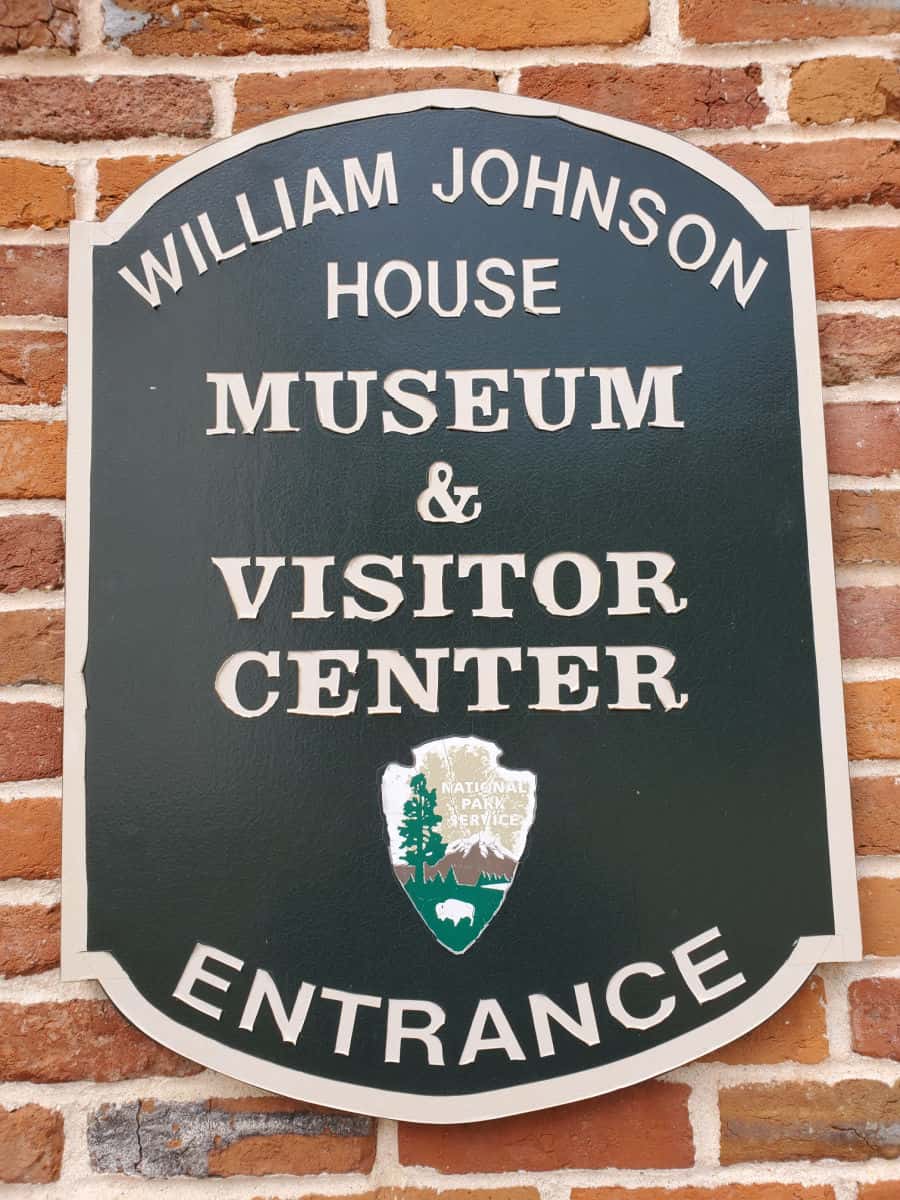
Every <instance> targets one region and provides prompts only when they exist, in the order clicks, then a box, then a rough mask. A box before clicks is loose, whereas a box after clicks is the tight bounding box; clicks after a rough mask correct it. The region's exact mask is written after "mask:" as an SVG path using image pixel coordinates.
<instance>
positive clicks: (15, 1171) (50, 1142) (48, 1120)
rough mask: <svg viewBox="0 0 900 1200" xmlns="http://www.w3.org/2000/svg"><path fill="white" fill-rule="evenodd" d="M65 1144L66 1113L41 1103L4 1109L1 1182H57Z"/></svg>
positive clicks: (0, 1134)
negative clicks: (45, 1106) (63, 1115)
mask: <svg viewBox="0 0 900 1200" xmlns="http://www.w3.org/2000/svg"><path fill="white" fill-rule="evenodd" d="M64 1144H65V1135H64V1132H63V1118H62V1113H58V1112H52V1111H51V1110H50V1109H48V1108H41V1107H40V1106H39V1105H37V1104H24V1105H23V1106H22V1107H21V1108H16V1109H8V1108H0V1183H53V1182H54V1180H56V1179H59V1173H60V1170H61V1168H62V1156H63V1146H64Z"/></svg>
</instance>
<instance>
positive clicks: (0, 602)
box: [0, 589, 65, 613]
mask: <svg viewBox="0 0 900 1200" xmlns="http://www.w3.org/2000/svg"><path fill="white" fill-rule="evenodd" d="M64 607H65V596H64V594H63V592H62V591H53V592H42V591H38V590H36V589H28V590H23V591H21V592H0V613H4V612H21V611H23V610H25V609H32V608H53V609H61V608H64Z"/></svg>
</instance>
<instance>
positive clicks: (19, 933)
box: [0, 904, 59, 975]
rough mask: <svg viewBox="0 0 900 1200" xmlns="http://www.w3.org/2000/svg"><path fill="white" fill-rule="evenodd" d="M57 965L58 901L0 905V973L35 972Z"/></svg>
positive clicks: (25, 973) (29, 973)
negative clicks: (55, 902) (49, 903)
mask: <svg viewBox="0 0 900 1200" xmlns="http://www.w3.org/2000/svg"><path fill="white" fill-rule="evenodd" d="M58 965H59V905H58V904H52V905H46V904H3V905H0V975H35V974H37V973H39V972H40V971H49V970H50V968H51V967H56V966H58Z"/></svg>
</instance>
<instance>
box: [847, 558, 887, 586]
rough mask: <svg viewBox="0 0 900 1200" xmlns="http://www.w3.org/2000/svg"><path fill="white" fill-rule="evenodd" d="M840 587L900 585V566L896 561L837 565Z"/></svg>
mask: <svg viewBox="0 0 900 1200" xmlns="http://www.w3.org/2000/svg"><path fill="white" fill-rule="evenodd" d="M835 576H836V580H837V586H838V588H845V587H900V566H897V565H896V564H894V563H857V564H854V565H852V566H837V567H835Z"/></svg>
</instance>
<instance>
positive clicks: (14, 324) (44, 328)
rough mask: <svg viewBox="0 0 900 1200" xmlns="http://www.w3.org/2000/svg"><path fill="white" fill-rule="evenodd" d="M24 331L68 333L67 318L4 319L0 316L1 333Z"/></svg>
mask: <svg viewBox="0 0 900 1200" xmlns="http://www.w3.org/2000/svg"><path fill="white" fill-rule="evenodd" d="M17 329H22V330H25V331H26V332H29V333H44V332H49V331H51V330H58V331H59V332H61V333H65V331H66V318H65V317H42V316H35V317H3V316H0V332H6V331H11V330H17Z"/></svg>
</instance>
